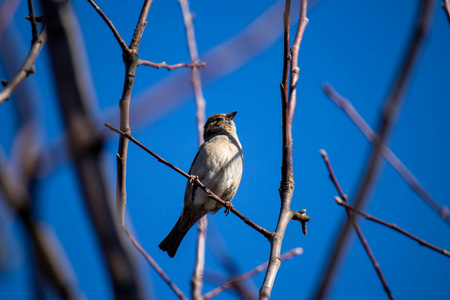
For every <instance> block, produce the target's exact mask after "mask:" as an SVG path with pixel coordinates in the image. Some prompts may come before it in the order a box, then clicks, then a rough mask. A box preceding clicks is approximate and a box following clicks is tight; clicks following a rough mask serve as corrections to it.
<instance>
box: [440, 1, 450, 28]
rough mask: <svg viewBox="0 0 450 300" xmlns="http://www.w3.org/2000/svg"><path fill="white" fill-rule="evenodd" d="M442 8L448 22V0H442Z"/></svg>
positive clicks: (449, 21)
mask: <svg viewBox="0 0 450 300" xmlns="http://www.w3.org/2000/svg"><path fill="white" fill-rule="evenodd" d="M442 8H443V9H444V11H445V14H446V15H447V20H448V23H449V24H450V0H443V1H442Z"/></svg>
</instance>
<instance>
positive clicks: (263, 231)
mask: <svg viewBox="0 0 450 300" xmlns="http://www.w3.org/2000/svg"><path fill="white" fill-rule="evenodd" d="M105 126H106V127H108V128H109V129H111V130H112V131H114V132H116V133H118V134H120V135H121V136H123V137H125V138H127V139H129V140H130V141H132V142H133V143H135V144H136V145H138V146H139V147H141V148H142V149H143V150H144V151H146V152H147V153H149V154H150V155H151V156H153V157H154V158H156V159H157V160H158V162H160V163H162V164H164V165H166V166H168V167H169V168H171V169H172V170H175V171H176V172H178V173H179V174H181V175H183V176H184V177H185V178H187V179H190V180H193V182H194V183H195V184H197V185H198V187H199V188H200V189H202V190H203V191H204V192H205V193H206V194H207V195H208V196H209V197H210V198H211V199H214V200H215V201H216V202H217V203H219V204H220V205H222V206H223V207H227V208H228V207H230V204H229V203H227V202H225V201H223V200H222V199H220V198H219V197H218V196H217V195H216V194H214V193H213V192H211V190H210V189H208V188H207V187H206V186H205V185H204V184H203V183H202V182H201V181H200V180H199V179H198V178H197V177H196V176H195V174H192V175H189V174H188V173H186V172H184V171H183V170H181V169H180V168H178V167H176V166H174V165H173V164H171V163H169V162H168V161H166V160H165V159H163V158H162V157H161V156H159V155H158V154H156V153H154V152H153V151H151V150H150V149H148V148H147V147H145V146H144V145H143V144H142V143H140V142H139V141H138V140H136V139H135V138H134V137H133V136H131V134H129V133H127V132H123V131H120V130H119V129H117V128H115V127H113V126H111V125H110V124H108V123H105ZM230 211H231V212H232V213H233V214H235V215H236V216H237V217H238V218H239V219H241V220H242V221H244V223H245V224H247V225H249V226H250V227H252V228H253V229H255V230H256V231H258V232H259V233H261V234H262V235H263V236H264V237H265V238H267V239H269V240H270V239H271V238H272V236H273V235H274V233H273V232H270V231H268V230H266V229H264V228H263V227H261V226H259V225H258V224H256V223H254V222H253V221H251V220H250V219H248V218H247V217H245V216H244V215H243V214H242V213H241V212H239V211H238V210H237V209H236V208H234V206H233V205H231V207H230Z"/></svg>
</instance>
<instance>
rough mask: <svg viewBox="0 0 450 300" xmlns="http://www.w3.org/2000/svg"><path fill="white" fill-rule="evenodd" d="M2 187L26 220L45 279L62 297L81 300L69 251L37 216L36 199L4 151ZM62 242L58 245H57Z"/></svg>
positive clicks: (0, 163) (0, 165) (0, 161)
mask: <svg viewBox="0 0 450 300" xmlns="http://www.w3.org/2000/svg"><path fill="white" fill-rule="evenodd" d="M0 189H1V190H2V191H3V196H4V197H3V198H4V200H5V201H6V202H7V204H8V205H9V207H11V208H12V209H13V210H14V211H15V212H16V213H17V216H18V217H19V219H20V221H21V222H22V223H23V225H24V227H25V230H26V233H27V235H28V238H29V239H30V241H31V244H32V246H33V249H32V250H33V252H34V254H35V257H36V260H37V267H38V269H39V272H40V274H41V275H42V276H43V277H44V279H46V280H48V282H49V283H50V284H51V285H52V286H53V287H54V288H55V289H56V291H57V292H58V293H59V294H60V296H61V298H62V299H81V298H82V295H81V293H80V292H79V291H78V288H77V287H76V279H75V278H74V276H73V274H75V273H74V271H73V270H72V269H71V265H69V264H67V263H64V262H65V261H67V259H65V257H64V256H65V255H64V254H65V253H63V252H58V251H57V250H58V249H62V247H61V246H60V245H59V241H58V240H57V239H52V238H51V237H52V236H51V235H49V228H47V227H46V226H44V224H42V222H40V221H38V220H36V218H35V217H34V216H33V213H32V210H31V205H32V199H31V197H30V195H29V193H28V191H27V188H26V187H25V186H24V184H23V183H22V182H21V181H19V180H17V179H16V178H15V176H14V175H13V173H12V172H10V171H9V170H8V169H7V167H6V162H5V161H4V159H3V155H2V153H0ZM57 243H58V244H57Z"/></svg>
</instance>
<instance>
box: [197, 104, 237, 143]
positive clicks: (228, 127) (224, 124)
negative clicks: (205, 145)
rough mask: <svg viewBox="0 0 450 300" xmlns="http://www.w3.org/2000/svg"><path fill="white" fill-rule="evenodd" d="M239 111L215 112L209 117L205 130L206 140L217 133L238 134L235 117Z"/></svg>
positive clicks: (204, 136)
mask: <svg viewBox="0 0 450 300" xmlns="http://www.w3.org/2000/svg"><path fill="white" fill-rule="evenodd" d="M236 113H237V111H233V112H230V113H228V114H215V115H212V116H211V117H209V118H208V120H207V121H206V123H205V127H204V130H203V138H204V140H205V141H206V140H208V139H209V138H211V137H213V136H214V135H217V134H231V135H236V126H235V125H234V122H233V119H234V116H236Z"/></svg>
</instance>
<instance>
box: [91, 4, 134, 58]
mask: <svg viewBox="0 0 450 300" xmlns="http://www.w3.org/2000/svg"><path fill="white" fill-rule="evenodd" d="M87 1H88V2H89V3H90V4H91V5H92V7H93V8H94V9H95V10H96V11H97V13H98V14H99V15H100V17H101V18H102V19H103V21H105V23H106V25H108V27H109V28H110V29H111V31H112V33H113V34H114V37H115V38H116V40H117V42H118V43H119V46H120V48H122V52H126V51H127V50H128V46H127V44H126V43H125V41H124V40H123V39H122V37H121V36H120V34H119V32H118V31H117V29H116V27H114V25H113V23H112V22H111V20H110V19H108V17H107V16H106V15H105V14H104V13H103V11H102V10H101V9H100V7H98V5H97V4H96V3H95V2H94V1H93V0H87Z"/></svg>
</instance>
